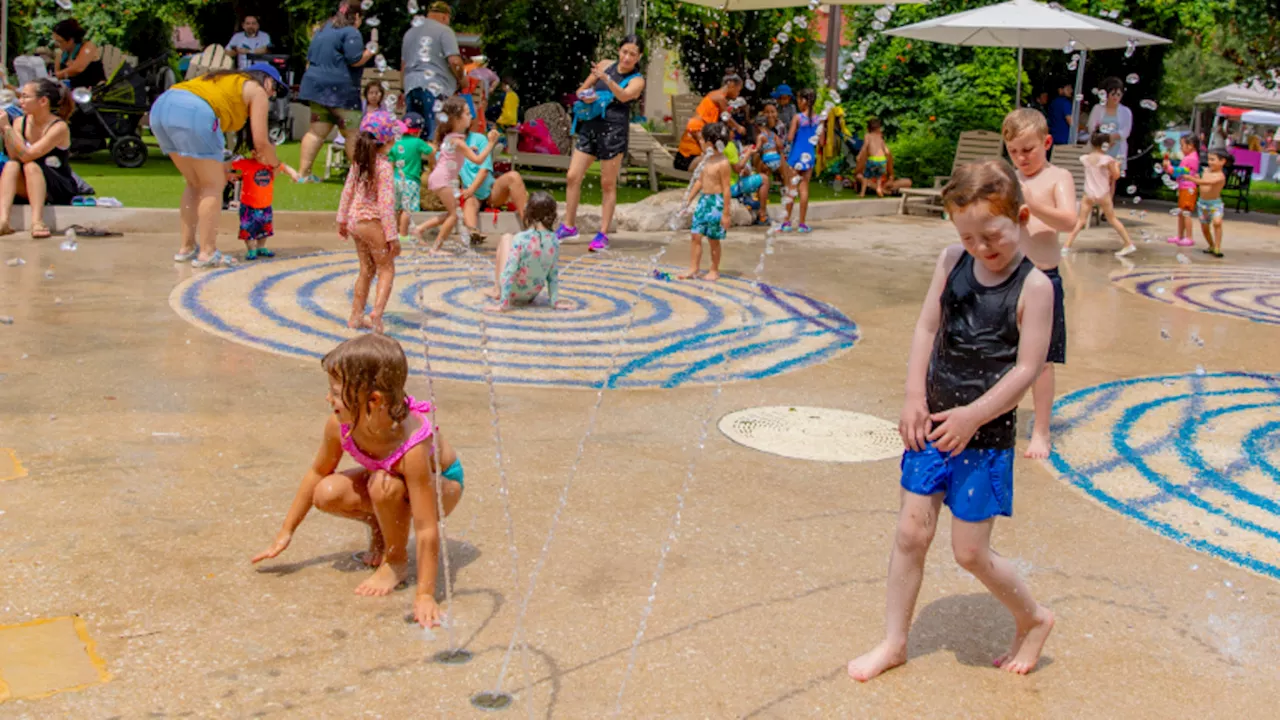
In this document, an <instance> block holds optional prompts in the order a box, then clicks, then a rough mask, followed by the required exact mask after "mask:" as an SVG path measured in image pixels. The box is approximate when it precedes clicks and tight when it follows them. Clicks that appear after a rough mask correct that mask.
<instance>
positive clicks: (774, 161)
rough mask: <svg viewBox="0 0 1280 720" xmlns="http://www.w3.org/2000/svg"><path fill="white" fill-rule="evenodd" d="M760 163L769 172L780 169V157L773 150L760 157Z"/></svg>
mask: <svg viewBox="0 0 1280 720" xmlns="http://www.w3.org/2000/svg"><path fill="white" fill-rule="evenodd" d="M760 162H762V163H764V166H765V167H767V168H769V169H770V170H777V169H778V168H779V167H782V156H781V155H779V154H778V153H777V151H775V150H769V151H767V152H765V153H764V154H762V155H761V156H760Z"/></svg>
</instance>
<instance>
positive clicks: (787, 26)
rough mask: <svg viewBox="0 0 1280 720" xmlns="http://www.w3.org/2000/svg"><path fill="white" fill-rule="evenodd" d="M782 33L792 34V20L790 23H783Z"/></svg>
mask: <svg viewBox="0 0 1280 720" xmlns="http://www.w3.org/2000/svg"><path fill="white" fill-rule="evenodd" d="M782 32H791V21H790V20H788V21H786V22H784V23H782Z"/></svg>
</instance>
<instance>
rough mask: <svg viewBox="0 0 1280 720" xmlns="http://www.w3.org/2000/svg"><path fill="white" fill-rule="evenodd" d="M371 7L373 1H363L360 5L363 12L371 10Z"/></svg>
mask: <svg viewBox="0 0 1280 720" xmlns="http://www.w3.org/2000/svg"><path fill="white" fill-rule="evenodd" d="M371 7H373V0H363V1H362V2H361V3H360V9H361V10H368V9H369V8H371Z"/></svg>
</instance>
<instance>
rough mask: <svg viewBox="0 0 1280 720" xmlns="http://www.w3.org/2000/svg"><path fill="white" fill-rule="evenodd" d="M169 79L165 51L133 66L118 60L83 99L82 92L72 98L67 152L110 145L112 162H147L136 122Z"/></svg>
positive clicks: (86, 151)
mask: <svg viewBox="0 0 1280 720" xmlns="http://www.w3.org/2000/svg"><path fill="white" fill-rule="evenodd" d="M172 82H173V73H172V71H171V70H170V68H169V54H168V53H167V52H166V53H164V54H162V55H160V56H159V57H156V58H153V59H151V60H148V61H147V62H144V63H142V64H141V65H139V66H138V67H136V68H135V67H133V66H132V65H130V64H129V63H127V62H125V63H121V64H120V67H119V68H117V69H116V71H115V72H114V73H112V75H111V77H109V78H107V81H106V82H105V83H102V84H99V85H98V86H96V87H94V88H93V89H92V91H91V94H90V96H89V98H88V99H87V100H85V101H84V102H81V100H84V97H83V95H82V96H81V97H80V98H76V112H75V114H73V115H72V116H71V122H70V125H71V153H72V154H73V155H88V154H89V153H92V152H96V151H98V150H101V149H102V148H104V147H105V148H109V149H110V151H111V159H112V160H114V161H115V163H116V165H119V166H120V167H123V168H136V167H142V165H143V164H144V163H146V162H147V146H146V144H145V143H143V142H142V137H141V135H140V134H139V133H138V126H139V125H140V124H141V123H142V116H143V115H146V114H147V112H148V111H149V110H150V109H151V103H153V102H154V101H155V99H156V98H157V97H159V96H160V93H162V92H164V91H165V90H166V89H167V87H168V86H169V85H170V84H172ZM86 89H87V88H86ZM83 90H84V89H77V90H76V92H77V93H83Z"/></svg>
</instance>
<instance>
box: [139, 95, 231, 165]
mask: <svg viewBox="0 0 1280 720" xmlns="http://www.w3.org/2000/svg"><path fill="white" fill-rule="evenodd" d="M151 134H153V135H155V136H156V140H157V141H159V143H160V150H161V151H162V152H164V154H165V155H172V154H174V153H176V154H178V155H182V156H183V157H189V158H195V159H197V160H217V161H218V162H222V161H223V160H224V156H223V151H224V150H226V147H227V140H226V138H225V137H224V136H223V134H222V128H221V127H220V126H219V124H218V116H217V115H214V114H213V108H212V107H211V106H210V105H209V103H207V102H205V101H204V100H203V99H201V98H200V97H199V96H198V95H195V94H193V93H190V92H187V91H186V90H169V91H167V92H166V93H165V94H163V95H161V96H160V97H159V98H158V99H157V100H156V104H155V105H152V106H151Z"/></svg>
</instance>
